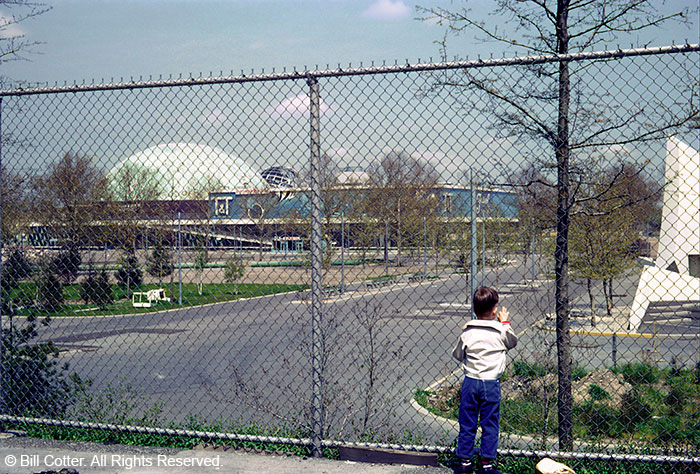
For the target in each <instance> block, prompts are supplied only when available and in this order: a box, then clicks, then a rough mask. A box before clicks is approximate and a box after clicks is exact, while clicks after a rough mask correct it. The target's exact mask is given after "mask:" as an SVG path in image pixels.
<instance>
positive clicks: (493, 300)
mask: <svg viewBox="0 0 700 474" xmlns="http://www.w3.org/2000/svg"><path fill="white" fill-rule="evenodd" d="M497 304H498V292H497V291H496V290H494V289H493V288H489V287H488V286H480V287H479V288H477V289H476V291H475V292H474V298H472V311H474V314H476V315H477V316H482V315H484V314H488V313H489V312H490V311H492V310H493V308H494V307H495V306H496V305H497Z"/></svg>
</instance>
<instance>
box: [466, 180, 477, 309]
mask: <svg viewBox="0 0 700 474" xmlns="http://www.w3.org/2000/svg"><path fill="white" fill-rule="evenodd" d="M469 181H470V183H469V186H470V194H471V203H470V204H471V205H470V206H469V207H470V209H469V212H470V217H471V249H470V255H471V269H470V271H469V273H470V278H469V282H470V292H469V298H468V299H469V300H471V298H472V296H473V295H474V292H475V291H476V272H477V267H476V265H477V261H476V260H477V248H476V245H477V243H476V242H477V241H476V215H475V211H476V209H475V205H476V192H475V191H474V171H473V170H472V168H469ZM471 313H472V319H475V318H476V315H475V314H474V312H473V311H472V312H471Z"/></svg>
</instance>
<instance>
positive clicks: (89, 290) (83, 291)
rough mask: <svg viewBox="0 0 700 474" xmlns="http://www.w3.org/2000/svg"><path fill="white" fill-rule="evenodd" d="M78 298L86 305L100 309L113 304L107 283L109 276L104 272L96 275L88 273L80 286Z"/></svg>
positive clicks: (110, 287) (109, 286)
mask: <svg viewBox="0 0 700 474" xmlns="http://www.w3.org/2000/svg"><path fill="white" fill-rule="evenodd" d="M80 297H81V298H82V299H83V301H85V303H86V304H88V303H90V302H92V303H95V304H96V305H97V306H99V307H100V308H102V309H105V308H106V307H107V306H109V305H110V304H112V303H113V302H114V296H113V294H112V285H110V283H109V275H107V272H106V271H104V270H101V271H100V272H98V273H96V274H95V273H90V274H89V275H88V277H87V278H86V279H85V281H83V282H82V283H81V284H80Z"/></svg>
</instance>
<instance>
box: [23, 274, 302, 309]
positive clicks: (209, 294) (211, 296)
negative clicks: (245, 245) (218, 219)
mask: <svg viewBox="0 0 700 474" xmlns="http://www.w3.org/2000/svg"><path fill="white" fill-rule="evenodd" d="M157 288H164V289H165V293H166V295H167V296H169V297H170V298H171V300H172V301H170V302H167V301H160V302H157V303H153V306H152V307H150V308H134V307H133V306H132V303H131V299H127V298H126V289H125V288H123V287H120V286H118V285H112V295H113V296H114V302H113V303H112V304H110V305H108V306H107V307H106V308H104V309H101V308H99V307H98V306H97V305H95V304H85V302H84V301H82V300H81V299H80V285H78V284H73V285H66V286H65V287H64V288H63V297H64V300H65V304H64V306H63V308H62V309H61V310H59V311H55V312H46V311H41V310H38V309H36V308H32V307H31V306H30V305H29V301H30V300H31V299H32V298H35V295H36V285H35V284H34V283H33V282H23V283H20V286H19V287H18V288H15V289H13V290H12V292H11V294H10V298H11V299H13V300H15V301H16V302H18V306H19V309H18V311H17V313H16V314H17V315H18V316H26V315H28V314H29V313H30V312H34V313H35V314H40V315H48V316H51V317H61V316H97V315H114V314H138V313H153V312H156V311H163V310H168V309H176V308H181V307H188V306H199V305H203V304H210V303H221V302H225V301H233V300H237V299H242V298H254V297H256V296H265V295H272V294H276V293H286V292H290V291H298V290H304V289H306V288H308V285H287V284H263V283H239V284H236V285H233V284H227V283H205V284H203V285H202V294H199V286H198V285H197V283H183V284H182V306H180V305H179V304H178V285H177V283H176V284H175V285H174V287H173V295H171V294H170V284H169V283H164V284H160V285H159V284H143V285H138V286H137V287H135V288H133V289H132V291H141V292H145V291H148V290H153V289H157ZM21 301H26V302H27V304H25V305H22V304H21Z"/></svg>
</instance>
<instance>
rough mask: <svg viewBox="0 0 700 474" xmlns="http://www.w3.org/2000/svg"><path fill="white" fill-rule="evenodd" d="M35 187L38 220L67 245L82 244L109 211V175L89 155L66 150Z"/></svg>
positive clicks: (39, 177)
mask: <svg viewBox="0 0 700 474" xmlns="http://www.w3.org/2000/svg"><path fill="white" fill-rule="evenodd" d="M32 187H33V191H34V195H35V201H34V205H35V207H36V213H37V216H38V218H39V220H40V221H41V222H42V223H44V224H46V225H47V226H49V227H51V229H52V231H53V233H54V235H55V236H56V237H57V238H58V239H59V241H60V243H61V244H63V245H65V246H67V247H70V246H75V247H80V246H81V245H83V244H84V243H85V241H86V240H87V239H88V237H90V235H91V232H92V227H93V224H94V223H95V222H96V221H99V220H100V218H102V217H105V216H106V215H107V206H106V203H107V201H108V198H109V190H108V186H107V177H106V176H105V174H104V172H103V171H102V170H101V169H99V168H97V167H96V166H95V165H94V164H93V161H92V160H91V159H90V158H89V157H86V156H81V155H76V154H73V153H66V154H65V155H63V157H62V158H61V159H60V160H58V161H57V162H55V163H54V164H53V165H51V166H50V167H49V170H48V171H47V172H46V173H45V174H43V175H41V176H36V177H35V178H34V180H33V182H32Z"/></svg>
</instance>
